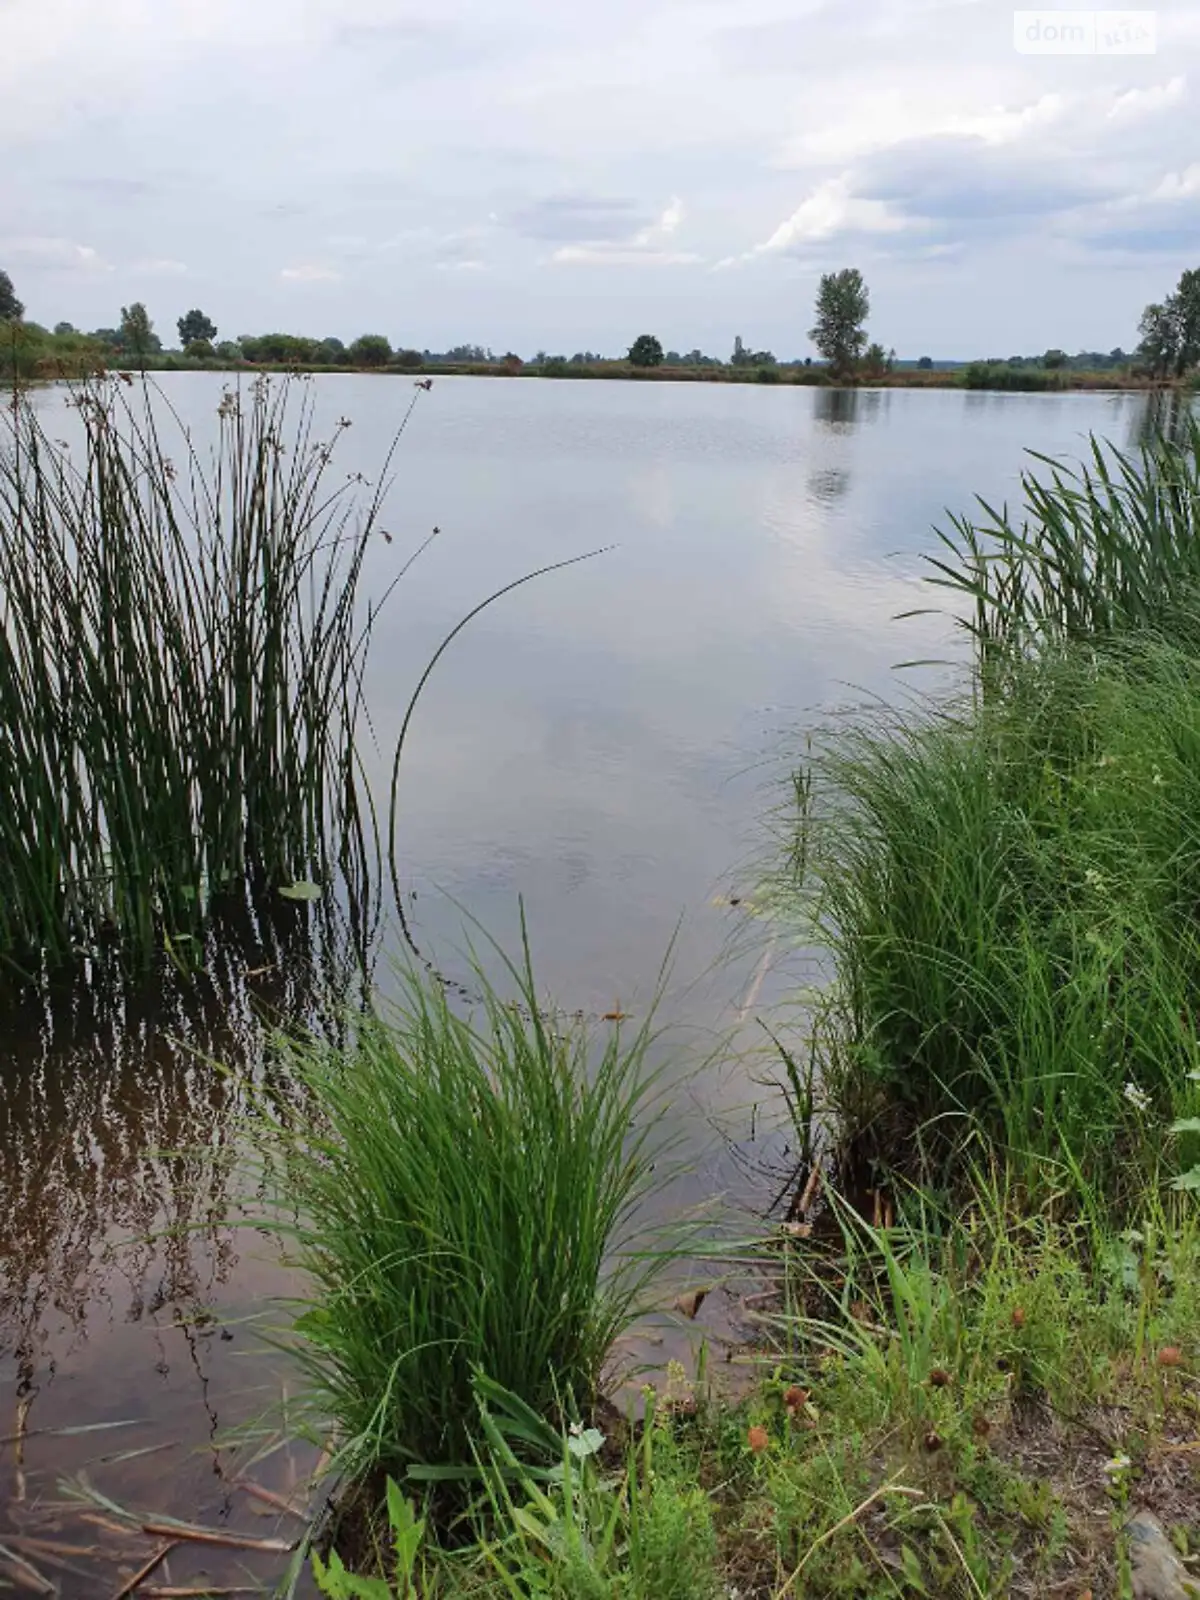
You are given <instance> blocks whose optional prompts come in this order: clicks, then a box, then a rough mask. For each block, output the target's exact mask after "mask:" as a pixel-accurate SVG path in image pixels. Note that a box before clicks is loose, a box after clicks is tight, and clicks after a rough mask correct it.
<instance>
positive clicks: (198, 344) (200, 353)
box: [183, 339, 217, 361]
mask: <svg viewBox="0 0 1200 1600" xmlns="http://www.w3.org/2000/svg"><path fill="white" fill-rule="evenodd" d="M183 353H184V355H185V356H190V357H191V359H192V360H193V361H212V360H213V359H214V358H215V357H216V354H217V352H216V351H215V350H214V349H213V343H212V340H211V339H189V340H188V342H187V343H186V344H185V345H184V347H183Z"/></svg>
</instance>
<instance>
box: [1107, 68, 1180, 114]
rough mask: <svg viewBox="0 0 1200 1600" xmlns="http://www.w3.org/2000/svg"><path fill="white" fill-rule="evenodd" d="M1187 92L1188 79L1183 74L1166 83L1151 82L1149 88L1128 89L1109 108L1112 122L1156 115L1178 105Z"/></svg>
mask: <svg viewBox="0 0 1200 1600" xmlns="http://www.w3.org/2000/svg"><path fill="white" fill-rule="evenodd" d="M1186 93H1187V79H1186V78H1184V77H1183V76H1182V75H1180V76H1178V77H1174V78H1171V79H1169V80H1168V81H1167V82H1166V83H1155V84H1151V86H1150V87H1149V88H1148V89H1126V90H1125V92H1124V93H1123V94H1119V95H1118V96H1117V98H1116V99H1115V100H1114V101H1113V103H1112V105H1111V106H1110V108H1109V112H1108V118H1109V121H1111V122H1132V121H1135V120H1137V119H1139V118H1141V117H1146V116H1155V115H1157V113H1159V112H1160V111H1167V110H1169V109H1170V108H1171V107H1172V106H1175V105H1178V104H1179V102H1180V101H1181V100H1182V99H1183V98H1184V97H1185V95H1186Z"/></svg>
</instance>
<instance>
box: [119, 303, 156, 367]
mask: <svg viewBox="0 0 1200 1600" xmlns="http://www.w3.org/2000/svg"><path fill="white" fill-rule="evenodd" d="M121 343H122V345H123V346H124V347H125V349H126V350H128V351H129V354H130V355H131V356H134V357H135V358H136V359H137V360H138V361H145V359H146V357H147V356H148V355H150V354H151V353H152V352H153V351H154V350H155V348H156V347H159V346H160V341H159V339H158V337H157V335H156V334H155V332H154V324H153V323H152V322H151V321H150V314H149V312H148V311H147V310H146V308H145V306H144V305H143V304H142V302H141V301H140V300H135V301H134V302H133V304H132V305H131V306H122V307H121Z"/></svg>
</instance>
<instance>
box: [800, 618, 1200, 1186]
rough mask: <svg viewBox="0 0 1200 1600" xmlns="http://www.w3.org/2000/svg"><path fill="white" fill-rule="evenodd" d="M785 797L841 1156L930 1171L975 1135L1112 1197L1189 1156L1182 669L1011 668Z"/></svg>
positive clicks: (1193, 665)
mask: <svg viewBox="0 0 1200 1600" xmlns="http://www.w3.org/2000/svg"><path fill="white" fill-rule="evenodd" d="M800 793H801V796H802V800H803V809H802V815H801V816H800V818H799V819H798V822H797V826H798V828H799V829H800V830H802V832H803V834H804V841H805V842H804V849H803V851H802V852H800V853H798V854H796V855H794V856H793V861H794V862H797V863H799V864H800V865H799V867H797V869H796V871H797V873H800V872H802V874H803V876H795V877H793V878H792V880H791V882H792V886H793V889H795V890H797V891H798V898H797V900H794V901H793V906H795V905H796V904H797V903H798V904H799V905H800V907H801V908H802V911H803V915H804V916H805V917H806V919H807V921H808V924H809V926H810V928H811V929H812V930H813V931H814V933H815V936H816V938H818V939H820V940H821V942H823V943H825V944H826V945H827V946H828V947H829V948H830V949H831V950H832V951H833V953H834V956H835V959H836V969H837V970H836V976H835V978H834V980H833V982H832V984H831V985H830V987H829V988H828V989H827V990H826V991H825V992H824V993H823V994H822V995H821V996H820V997H819V998H818V1001H817V1006H818V1018H817V1034H818V1036H819V1038H820V1041H821V1055H822V1066H823V1075H824V1086H825V1089H826V1091H827V1094H828V1096H829V1098H830V1099H831V1100H832V1103H833V1105H834V1107H835V1109H836V1111H837V1112H838V1114H839V1117H840V1121H841V1128H842V1132H843V1134H844V1136H845V1138H846V1141H847V1143H848V1144H849V1145H851V1146H856V1147H857V1151H858V1154H859V1155H860V1156H863V1155H865V1156H867V1157H869V1158H876V1159H877V1160H878V1161H879V1162H880V1163H884V1162H886V1161H892V1160H895V1159H897V1158H898V1157H900V1155H901V1153H902V1152H903V1151H904V1150H905V1149H907V1152H908V1155H909V1157H910V1158H912V1157H915V1156H918V1155H919V1156H921V1157H923V1158H924V1159H926V1160H927V1161H929V1160H933V1159H935V1158H936V1159H937V1161H938V1162H939V1166H938V1170H939V1171H941V1172H947V1171H952V1170H953V1168H954V1167H955V1165H956V1163H958V1162H959V1160H960V1155H961V1149H962V1146H963V1145H964V1143H966V1142H967V1141H968V1140H969V1139H974V1138H978V1137H980V1136H982V1137H983V1138H985V1139H986V1140H987V1141H988V1142H989V1143H990V1145H991V1147H992V1148H993V1149H998V1150H1003V1151H1004V1152H1005V1155H1006V1158H1007V1159H1008V1160H1009V1161H1010V1162H1011V1163H1012V1164H1013V1169H1014V1171H1015V1172H1016V1173H1018V1174H1019V1176H1020V1178H1021V1180H1022V1181H1023V1182H1025V1183H1026V1184H1028V1185H1029V1186H1030V1187H1031V1189H1041V1190H1043V1191H1045V1190H1047V1189H1057V1188H1059V1187H1062V1186H1066V1187H1069V1188H1071V1189H1072V1190H1073V1191H1074V1192H1075V1193H1076V1194H1077V1195H1078V1196H1091V1195H1100V1194H1102V1195H1103V1196H1104V1202H1105V1203H1106V1204H1113V1205H1119V1204H1120V1203H1121V1202H1122V1200H1123V1198H1124V1197H1125V1195H1126V1193H1127V1192H1128V1191H1129V1190H1130V1188H1131V1187H1132V1189H1133V1190H1134V1191H1136V1190H1137V1189H1138V1187H1139V1185H1140V1184H1141V1182H1142V1181H1143V1179H1144V1178H1145V1177H1146V1175H1148V1174H1149V1175H1157V1176H1162V1177H1166V1176H1169V1175H1172V1174H1179V1173H1180V1172H1186V1171H1187V1170H1189V1169H1190V1168H1191V1166H1192V1165H1193V1164H1194V1162H1195V1160H1196V1159H1197V1157H1198V1156H1200V1149H1197V1148H1196V1141H1195V1139H1194V1138H1193V1137H1192V1136H1191V1135H1187V1134H1182V1135H1180V1136H1179V1137H1172V1136H1171V1135H1170V1134H1169V1131H1168V1130H1169V1129H1170V1127H1171V1126H1172V1125H1173V1124H1175V1123H1176V1122H1177V1121H1179V1120H1181V1119H1186V1118H1189V1117H1194V1116H1195V1115H1196V1114H1197V1112H1198V1111H1200V1080H1198V1078H1197V1074H1198V1073H1200V1037H1198V1034H1200V928H1198V927H1197V923H1196V907H1197V905H1200V821H1198V819H1200V661H1197V660H1196V659H1194V658H1193V657H1192V656H1190V655H1188V654H1185V653H1184V652H1182V651H1180V650H1179V649H1177V648H1175V647H1174V646H1172V645H1169V644H1165V643H1162V642H1161V641H1158V640H1154V639H1144V638H1140V639H1139V638H1129V639H1126V640H1125V641H1124V642H1121V643H1113V644H1111V645H1109V646H1107V647H1105V648H1104V649H1088V648H1085V647H1082V646H1076V647H1070V648H1065V649H1062V650H1060V651H1056V652H1053V653H1047V654H1045V655H1043V656H1042V657H1041V658H1039V659H1036V660H1032V659H1031V660H1025V661H1023V662H1014V663H1012V664H1011V666H1010V669H1009V675H1008V680H1007V689H1006V693H1005V694H1004V696H1003V697H1002V698H1000V699H988V700H985V701H983V702H975V701H968V702H966V703H963V704H959V705H957V706H949V705H944V704H943V705H938V706H936V707H933V708H931V709H929V710H928V711H927V712H926V713H925V714H922V715H914V714H913V713H911V712H903V713H896V712H883V713H875V714H872V715H870V716H867V717H864V718H862V719H860V720H859V721H858V722H857V723H856V724H853V725H850V726H848V727H846V728H843V729H842V730H840V731H838V732H836V733H835V734H834V735H833V736H832V738H831V740H830V741H829V744H828V745H827V747H826V748H825V750H824V751H823V752H821V753H820V754H819V756H818V757H817V759H816V762H815V781H814V784H813V786H812V787H811V788H809V789H805V790H802V791H800ZM793 914H794V912H793ZM959 1170H961V1167H960V1168H959Z"/></svg>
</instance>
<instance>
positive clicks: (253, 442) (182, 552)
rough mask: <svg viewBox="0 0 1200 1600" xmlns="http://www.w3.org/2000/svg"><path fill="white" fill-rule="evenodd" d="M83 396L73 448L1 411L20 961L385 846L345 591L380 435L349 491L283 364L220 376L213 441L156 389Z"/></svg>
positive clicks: (8, 740) (357, 623)
mask: <svg viewBox="0 0 1200 1600" xmlns="http://www.w3.org/2000/svg"><path fill="white" fill-rule="evenodd" d="M73 405H74V411H75V418H76V419H77V423H73V424H72V428H71V429H70V430H68V431H73V432H74V433H75V434H76V438H75V441H74V443H73V444H72V445H71V447H70V448H69V449H68V448H67V447H66V446H64V445H62V444H61V443H59V442H58V441H57V440H55V439H51V438H50V437H48V435H47V433H46V429H45V424H44V423H43V420H42V417H43V413H42V412H41V411H40V410H39V409H37V408H36V407H35V406H34V405H33V404H32V403H31V402H30V401H29V400H28V399H27V398H23V397H21V396H20V395H14V397H13V401H12V404H11V406H10V407H9V408H7V413H6V417H5V420H4V422H3V423H2V424H0V963H3V964H4V965H6V966H8V967H9V969H10V970H12V969H16V970H17V971H18V972H21V973H24V974H26V975H28V974H31V973H33V974H36V973H38V972H39V971H43V970H45V969H47V968H49V967H53V966H54V965H55V964H57V963H60V962H63V961H65V960H67V959H68V958H69V957H70V956H71V955H72V954H74V953H77V952H78V951H80V950H81V949H82V950H89V949H94V948H96V947H97V945H98V944H101V943H104V942H105V941H106V940H107V941H109V942H111V941H112V940H114V939H115V940H116V941H117V942H118V943H119V944H120V946H121V947H122V948H123V949H124V950H125V951H127V952H128V953H130V954H131V955H132V956H133V957H134V958H137V959H145V958H146V957H148V956H149V954H150V953H151V952H152V951H153V950H154V948H155V946H156V944H157V943H159V942H160V941H162V940H164V939H165V940H168V941H176V942H177V941H179V940H180V939H184V940H186V939H187V938H189V937H194V936H195V934H196V931H197V928H198V926H199V924H200V922H201V920H202V918H203V916H204V914H205V911H206V908H207V906H208V904H209V902H210V900H211V897H212V896H214V895H217V894H220V893H222V892H223V891H232V892H237V893H242V892H244V890H245V888H246V886H247V885H249V886H250V887H251V888H252V889H264V890H268V891H271V892H273V891H274V889H275V888H277V887H279V886H286V885H290V884H291V883H292V882H293V881H294V880H296V879H297V878H306V877H311V876H320V875H322V874H323V873H325V872H328V871H329V870H331V868H332V867H333V866H334V865H338V866H341V867H342V868H344V869H346V870H355V871H357V872H360V873H361V872H365V871H366V870H367V866H368V863H369V861H370V859H371V857H372V853H373V852H374V851H375V849H376V845H375V841H374V838H373V819H372V816H371V813H370V808H369V802H367V801H366V800H365V799H364V797H363V791H362V787H361V784H360V780H359V771H358V763H357V759H356V756H355V752H354V733H355V728H356V725H357V721H358V716H359V709H360V698H361V681H362V672H363V666H364V662H365V658H366V652H367V649H368V645H369V641H370V634H371V624H372V620H373V616H374V610H372V609H371V608H370V607H366V608H364V606H363V604H362V602H361V600H360V595H359V589H360V580H361V576H362V569H363V562H364V558H365V556H366V553H367V548H368V545H369V543H370V541H371V539H372V537H373V536H374V534H375V532H376V529H377V521H378V514H379V508H380V502H381V497H382V494H383V492H384V489H385V487H386V477H387V470H388V467H389V465H390V461H391V456H390V453H389V456H388V460H387V462H385V467H384V475H383V478H382V479H381V481H380V484H379V486H378V488H376V489H375V490H374V491H373V493H372V494H371V497H370V499H369V501H368V503H367V504H366V505H365V506H364V507H362V508H357V507H356V504H355V491H356V484H357V483H358V482H361V480H359V479H356V480H354V481H351V482H349V483H347V482H345V481H343V482H342V483H341V484H340V485H335V484H331V483H330V481H329V471H328V469H329V466H330V462H331V460H332V455H333V440H323V439H320V438H318V437H317V435H316V433H315V428H314V415H313V402H312V398H311V394H310V393H309V394H305V395H304V396H303V397H302V398H300V399H299V401H298V402H297V400H296V398H295V395H294V392H293V391H291V390H290V389H289V386H288V385H287V384H286V383H285V384H283V385H280V386H276V387H272V386H271V385H270V384H268V383H267V382H266V381H265V380H260V381H257V382H255V383H253V384H252V385H250V386H249V388H248V389H247V390H245V391H240V392H239V391H230V392H228V393H226V395H225V397H224V399H223V400H222V402H221V405H220V408H219V423H218V430H217V433H216V442H215V444H214V446H213V448H212V450H211V452H203V453H202V452H201V450H200V449H199V448H198V447H196V446H194V445H193V443H192V440H191V438H190V436H189V434H188V433H187V431H186V430H185V429H184V428H183V425H182V424H181V423H179V422H178V419H177V418H176V417H175V416H174V414H173V413H172V412H171V410H170V407H169V404H168V402H167V400H166V398H165V397H164V396H163V395H161V394H159V393H156V392H154V391H152V390H149V389H144V390H141V391H134V392H127V390H126V388H124V387H123V386H122V385H121V384H119V383H117V382H115V381H113V380H106V379H101V380H97V381H94V382H91V383H88V384H86V385H84V386H82V387H80V388H79V389H77V390H76V391H75V392H74V398H73ZM347 425H348V424H346V423H344V422H342V423H340V424H339V425H338V428H337V429H336V430H335V436H336V433H337V432H340V431H341V429H342V428H343V427H345V426H347ZM401 426H403V424H401ZM164 427H165V428H166V429H167V430H168V431H169V440H168V439H164V437H163V435H162V432H161V431H160V430H161V429H162V428H164ZM168 446H170V449H169V448H168ZM393 448H394V445H393ZM173 947H175V948H183V946H180V945H178V944H177V943H176V944H175V945H174V946H173Z"/></svg>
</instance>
